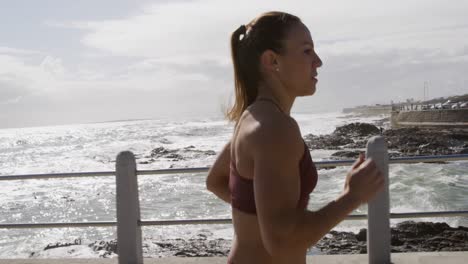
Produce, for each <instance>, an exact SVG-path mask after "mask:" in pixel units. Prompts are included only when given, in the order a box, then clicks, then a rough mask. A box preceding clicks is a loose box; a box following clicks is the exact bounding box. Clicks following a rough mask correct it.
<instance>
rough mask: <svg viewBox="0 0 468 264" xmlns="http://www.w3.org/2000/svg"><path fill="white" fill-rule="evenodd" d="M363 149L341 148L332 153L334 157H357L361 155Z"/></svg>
mask: <svg viewBox="0 0 468 264" xmlns="http://www.w3.org/2000/svg"><path fill="white" fill-rule="evenodd" d="M361 152H362V151H358V150H341V151H338V152H335V153H333V154H331V156H332V157H340V158H350V159H356V158H358V157H359V153H361Z"/></svg>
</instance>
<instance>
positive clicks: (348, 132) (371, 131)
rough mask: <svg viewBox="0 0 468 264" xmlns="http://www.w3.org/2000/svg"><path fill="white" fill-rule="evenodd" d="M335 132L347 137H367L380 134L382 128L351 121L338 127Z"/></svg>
mask: <svg viewBox="0 0 468 264" xmlns="http://www.w3.org/2000/svg"><path fill="white" fill-rule="evenodd" d="M333 134H334V135H339V136H347V137H351V136H352V137H367V136H374V135H379V134H380V129H379V128H378V127H376V126H375V125H372V124H368V123H351V124H347V125H344V126H340V127H337V128H336V129H335V131H334V132H333Z"/></svg>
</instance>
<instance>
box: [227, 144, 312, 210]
mask: <svg viewBox="0 0 468 264" xmlns="http://www.w3.org/2000/svg"><path fill="white" fill-rule="evenodd" d="M304 148H305V150H304V155H303V156H302V159H301V161H300V163H299V169H300V177H301V195H300V197H299V201H298V202H297V208H300V209H305V208H306V207H307V204H308V202H309V194H310V193H311V192H312V191H313V190H314V188H315V186H316V185H317V169H316V168H315V165H314V162H313V161H312V157H311V156H310V152H309V148H308V147H307V145H306V144H305V142H304ZM229 190H230V191H231V206H232V207H233V208H236V209H238V210H240V211H242V212H245V213H249V214H256V213H257V209H256V207H255V196H254V188H253V180H251V179H247V178H244V177H242V176H240V175H239V172H238V171H237V169H236V165H235V163H234V159H231V165H230V174H229Z"/></svg>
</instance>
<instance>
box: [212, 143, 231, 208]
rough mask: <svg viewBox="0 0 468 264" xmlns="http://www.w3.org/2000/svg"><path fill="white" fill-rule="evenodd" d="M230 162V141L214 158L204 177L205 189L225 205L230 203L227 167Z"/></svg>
mask: <svg viewBox="0 0 468 264" xmlns="http://www.w3.org/2000/svg"><path fill="white" fill-rule="evenodd" d="M230 162H231V141H229V142H228V143H227V144H226V145H225V146H224V148H223V150H222V151H221V153H220V154H219V155H218V157H217V158H216V161H215V162H214V164H213V166H212V167H211V168H210V170H209V172H208V176H207V177H206V188H207V189H208V190H209V191H211V192H212V193H214V194H215V195H216V196H218V197H219V198H220V199H222V200H223V201H225V202H226V203H229V204H230V203H231V192H230V191H229V165H230Z"/></svg>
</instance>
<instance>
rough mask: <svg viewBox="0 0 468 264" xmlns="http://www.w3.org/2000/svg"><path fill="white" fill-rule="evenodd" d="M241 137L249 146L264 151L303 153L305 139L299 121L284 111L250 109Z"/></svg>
mask: <svg viewBox="0 0 468 264" xmlns="http://www.w3.org/2000/svg"><path fill="white" fill-rule="evenodd" d="M239 132H240V133H239V135H238V136H239V137H241V138H242V139H243V141H244V142H246V143H247V144H248V145H249V146H251V147H253V148H255V149H259V150H264V151H286V152H289V151H287V150H290V151H292V152H293V153H299V154H300V153H302V150H303V144H304V143H303V141H302V136H301V132H300V129H299V126H298V124H297V122H296V121H295V120H294V119H293V118H291V117H289V116H286V115H285V114H283V113H279V112H272V111H262V109H255V108H253V109H249V110H248V111H246V113H245V116H244V118H243V120H242V124H241V127H240V131H239Z"/></svg>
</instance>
